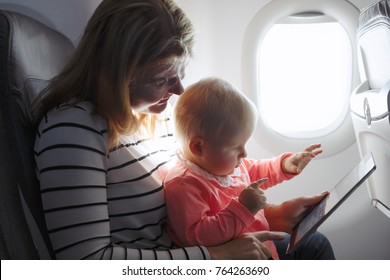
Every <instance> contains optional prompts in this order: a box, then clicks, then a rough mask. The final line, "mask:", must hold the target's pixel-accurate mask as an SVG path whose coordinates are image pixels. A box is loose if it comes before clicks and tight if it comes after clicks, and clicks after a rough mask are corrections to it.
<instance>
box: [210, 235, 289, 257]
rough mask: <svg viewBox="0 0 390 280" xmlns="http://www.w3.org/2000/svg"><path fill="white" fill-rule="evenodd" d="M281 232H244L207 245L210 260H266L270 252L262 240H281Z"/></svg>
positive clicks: (282, 236)
mask: <svg viewBox="0 0 390 280" xmlns="http://www.w3.org/2000/svg"><path fill="white" fill-rule="evenodd" d="M284 236H285V235H284V234H283V233H278V232H270V231H259V232H248V233H244V234H243V235H241V236H240V237H238V238H236V239H234V240H232V241H229V242H227V243H224V244H222V245H219V246H215V247H208V248H207V249H208V251H209V254H210V257H211V259H212V260H268V259H269V258H270V257H271V255H272V252H271V250H270V249H268V247H267V246H265V245H264V244H263V243H262V242H264V241H267V240H281V239H283V238H284Z"/></svg>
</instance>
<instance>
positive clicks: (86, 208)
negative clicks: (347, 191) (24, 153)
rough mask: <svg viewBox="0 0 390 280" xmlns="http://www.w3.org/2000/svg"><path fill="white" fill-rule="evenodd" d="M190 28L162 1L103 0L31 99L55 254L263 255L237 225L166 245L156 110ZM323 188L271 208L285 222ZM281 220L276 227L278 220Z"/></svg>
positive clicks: (175, 74) (180, 71)
mask: <svg viewBox="0 0 390 280" xmlns="http://www.w3.org/2000/svg"><path fill="white" fill-rule="evenodd" d="M193 43H194V36H193V29H192V26H191V23H190V21H189V20H188V18H187V17H186V16H185V14H184V13H183V11H182V10H181V9H180V8H179V7H177V6H176V4H175V3H174V2H173V1H171V0H103V1H102V3H101V4H100V5H99V7H98V8H97V9H96V11H95V13H94V14H93V16H92V18H91V19H90V21H89V22H88V24H87V27H86V30H85V32H84V34H83V37H82V38H81V41H80V43H79V45H78V47H77V48H76V50H75V52H74V54H73V56H72V57H71V58H70V60H69V61H68V63H67V64H66V65H65V67H64V69H63V71H62V72H61V73H60V74H59V75H58V76H57V77H56V78H55V79H53V81H52V83H51V84H50V86H49V87H48V88H47V89H46V90H45V92H44V97H43V98H42V99H41V100H40V101H39V103H37V104H36V107H35V113H36V120H37V127H38V129H37V137H36V143H35V154H36V163H37V173H38V176H39V180H40V185H41V193H42V201H43V208H44V213H45V218H46V222H47V227H48V232H49V234H50V239H51V242H52V245H53V248H54V251H55V254H56V257H57V258H58V259H209V258H211V259H233V258H242V259H250V258H253V259H267V258H269V256H270V255H271V252H270V250H269V249H268V248H267V247H266V246H264V244H263V243H262V241H265V240H275V239H282V238H283V236H282V235H280V234H278V233H273V232H257V233H253V234H247V235H244V236H242V237H240V238H237V239H235V240H233V241H231V242H228V243H225V244H222V245H220V246H216V247H210V248H205V247H200V246H199V247H190V248H179V249H177V248H176V249H175V248H173V244H172V241H171V240H170V238H169V236H168V235H167V234H166V231H165V227H164V224H165V221H166V209H165V197H164V192H163V189H162V178H163V176H164V174H165V171H166V170H167V168H168V164H167V163H168V162H169V159H170V156H171V152H170V147H172V140H173V139H172V138H173V137H172V134H171V132H170V131H169V118H166V117H165V116H164V113H163V111H164V110H165V108H166V107H167V105H168V100H169V98H170V97H171V96H172V95H173V94H176V95H179V94H181V93H182V92H183V87H182V84H181V82H180V80H181V79H182V78H183V76H184V70H185V67H186V65H187V62H188V59H189V57H190V56H191V53H192V47H193ZM319 199H321V197H313V198H299V199H296V200H295V201H290V202H289V204H288V205H287V206H288V207H291V208H292V209H293V211H289V212H288V213H290V217H287V216H286V215H283V216H281V215H279V214H278V213H283V212H284V209H285V207H284V206H283V204H282V206H274V207H269V210H268V213H269V215H270V216H275V217H277V219H275V224H276V223H278V224H277V226H276V227H272V226H271V229H273V230H279V229H282V230H287V231H288V230H291V227H292V226H293V225H294V224H295V223H296V221H297V220H299V219H300V217H301V216H302V214H303V212H304V211H305V210H306V208H307V207H310V206H311V205H312V204H315V203H317V202H318V201H319ZM282 227H283V228H282Z"/></svg>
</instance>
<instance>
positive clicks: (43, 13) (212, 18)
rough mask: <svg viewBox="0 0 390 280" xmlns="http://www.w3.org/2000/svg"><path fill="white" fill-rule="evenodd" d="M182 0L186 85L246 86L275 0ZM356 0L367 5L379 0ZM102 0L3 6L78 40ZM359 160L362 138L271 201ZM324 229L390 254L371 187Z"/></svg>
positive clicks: (307, 189) (2, 0) (320, 185)
mask: <svg viewBox="0 0 390 280" xmlns="http://www.w3.org/2000/svg"><path fill="white" fill-rule="evenodd" d="M176 1H177V2H178V3H179V5H180V6H181V7H183V9H184V10H185V11H186V12H187V14H188V16H189V17H190V19H191V20H192V22H193V24H194V26H195V28H196V30H197V43H196V47H195V56H194V58H193V60H192V62H191V64H190V67H189V70H188V71H187V76H186V78H185V80H184V85H189V84H190V83H192V82H194V81H197V80H199V79H200V78H202V77H205V76H210V75H215V76H219V77H222V78H225V79H227V80H228V81H230V82H231V83H233V84H235V85H237V86H238V87H239V88H241V87H242V80H241V69H242V65H241V54H242V51H243V50H242V43H243V42H242V40H243V37H244V33H245V30H246V28H247V26H248V24H249V22H250V21H251V19H252V18H253V17H254V16H255V14H256V13H257V12H258V11H259V10H260V9H261V8H262V7H264V6H265V5H266V4H268V3H269V2H271V0H245V1H237V0H212V1H210V0H197V1H193V0H176ZM351 2H352V1H351ZM353 2H354V3H356V6H357V7H358V8H359V9H362V8H363V7H365V6H366V5H368V4H370V3H371V2H373V0H354V1H353ZM99 3H100V0H83V1H79V0H67V1H63V0H34V1H30V0H8V1H7V0H0V9H5V10H13V11H18V12H20V13H24V14H27V15H29V16H32V17H34V18H36V19H37V20H40V21H42V22H43V23H45V24H46V25H48V26H50V27H52V28H54V29H56V30H58V31H60V32H61V33H63V34H65V35H66V36H68V38H70V39H71V40H72V41H73V42H74V44H77V41H78V39H79V38H80V35H81V34H82V31H83V29H84V26H85V24H86V22H87V20H88V18H89V17H90V16H91V14H92V13H93V11H94V9H95V8H96V7H97V5H98V4H99ZM354 86H356V85H354ZM281 148H283V147H281ZM302 148H303V147H302ZM324 148H326V147H324ZM292 152H297V151H292ZM248 153H249V156H250V157H254V158H268V157H271V156H274V154H272V153H271V152H269V151H267V150H266V149H265V148H264V147H262V146H261V145H260V144H259V143H257V142H256V141H255V140H251V141H250V143H249V145H248ZM324 154H326V149H325V150H324ZM358 160H359V152H358V149H357V145H356V142H354V143H353V144H352V145H351V146H350V147H348V148H346V149H345V150H344V151H342V152H340V153H338V154H335V155H332V156H330V157H326V156H324V157H321V158H318V159H315V160H313V161H312V162H311V163H310V165H309V166H308V167H307V168H306V169H305V170H304V172H303V173H302V174H301V175H300V176H298V177H296V178H294V179H293V180H292V181H288V182H284V183H282V184H281V185H278V186H276V187H274V188H272V189H271V190H268V191H267V192H266V194H267V197H268V201H269V202H271V203H280V202H282V201H284V200H286V199H290V198H293V197H297V196H301V195H308V196H309V195H315V194H318V193H320V192H322V191H324V190H327V189H329V188H330V187H332V186H333V185H334V184H335V183H336V182H337V181H338V180H339V179H340V178H341V177H342V176H343V175H344V174H345V173H346V172H347V171H349V170H350V169H351V168H352V166H353V165H354V164H355V163H357V161H358ZM319 231H321V232H322V233H324V234H325V235H326V236H327V237H328V238H329V239H330V241H331V243H332V245H333V247H334V250H335V254H336V257H337V258H338V259H363V260H364V259H390V238H389V236H390V221H389V219H387V218H386V217H385V215H383V214H382V213H381V212H380V211H378V210H376V209H375V208H374V207H373V206H371V205H370V200H369V197H368V191H367V189H366V187H365V186H363V187H361V188H360V189H358V190H357V191H356V192H355V193H353V194H352V196H351V197H350V198H349V199H348V200H347V201H346V202H345V203H344V204H343V205H342V206H341V207H340V208H339V209H338V211H336V212H335V213H334V214H333V216H331V217H330V218H329V219H328V220H327V221H325V223H324V224H323V225H322V226H321V227H320V228H319Z"/></svg>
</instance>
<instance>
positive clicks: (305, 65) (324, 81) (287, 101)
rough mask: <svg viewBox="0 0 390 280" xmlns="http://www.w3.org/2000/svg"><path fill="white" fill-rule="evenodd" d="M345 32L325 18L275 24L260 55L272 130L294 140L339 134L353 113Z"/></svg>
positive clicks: (262, 93)
mask: <svg viewBox="0 0 390 280" xmlns="http://www.w3.org/2000/svg"><path fill="white" fill-rule="evenodd" d="M351 54H352V51H351V43H350V39H349V37H348V34H347V32H346V30H345V29H344V28H343V26H342V25H341V24H340V23H338V22H337V21H335V20H334V19H332V18H330V17H327V16H324V15H314V16H313V15H311V14H310V15H306V14H303V15H293V16H289V17H285V18H283V19H281V20H279V21H278V22H276V23H275V24H273V25H272V26H271V27H270V29H269V30H268V32H267V33H266V34H265V36H264V39H263V41H262V44H261V46H260V47H259V55H258V74H259V79H258V82H259V85H258V89H259V104H258V105H259V109H260V110H259V111H260V113H261V116H262V118H263V120H264V122H265V123H266V125H267V126H269V127H270V128H271V129H273V130H274V131H275V132H277V133H278V134H281V135H283V136H287V137H293V138H298V137H299V138H302V137H304V138H312V137H319V136H323V135H326V134H328V133H330V132H332V131H333V130H335V129H336V128H337V127H338V126H339V125H340V124H341V123H342V122H343V121H344V119H345V117H346V115H347V113H348V106H349V94H350V89H351V72H352V56H351Z"/></svg>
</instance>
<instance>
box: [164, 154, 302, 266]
mask: <svg viewBox="0 0 390 280" xmlns="http://www.w3.org/2000/svg"><path fill="white" fill-rule="evenodd" d="M288 156H291V154H290V153H285V154H282V155H280V156H279V157H277V158H273V159H266V160H253V159H243V160H242V163H241V164H240V166H239V167H237V168H236V169H235V171H234V173H233V174H232V175H229V176H216V175H213V174H211V173H209V172H207V171H205V170H204V169H202V168H200V167H198V166H197V165H195V164H193V163H192V162H190V161H188V160H185V159H183V158H181V156H180V155H178V160H177V161H176V163H175V166H174V167H173V168H172V169H171V170H170V172H169V173H168V175H167V177H166V179H165V182H164V184H165V195H166V202H167V211H168V232H169V233H170V235H171V237H172V240H173V241H174V242H175V243H176V244H177V245H178V246H193V245H204V246H214V245H218V244H222V243H225V242H227V241H229V240H231V239H234V238H236V237H238V236H240V235H241V234H242V233H244V232H253V231H262V230H269V225H268V222H267V219H266V218H265V216H264V210H260V211H259V212H258V213H257V214H256V215H253V214H252V213H251V212H250V211H249V210H248V209H247V208H246V207H245V206H243V205H242V204H241V203H240V202H239V201H238V196H239V194H240V192H241V191H242V189H244V188H245V187H247V186H249V185H250V183H251V182H253V181H256V180H258V179H261V178H264V177H268V179H269V180H268V182H267V183H265V184H263V185H262V186H261V189H263V190H264V189H267V188H269V187H271V186H274V185H276V184H278V183H281V182H282V181H284V180H286V179H290V178H292V177H294V176H295V175H291V174H285V173H283V171H282V167H281V164H282V161H283V159H284V158H285V157H288ZM265 244H266V245H267V246H268V247H269V248H270V249H271V250H272V257H273V258H274V259H278V255H277V252H276V247H275V245H274V243H273V242H272V241H267V242H265Z"/></svg>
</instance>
